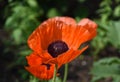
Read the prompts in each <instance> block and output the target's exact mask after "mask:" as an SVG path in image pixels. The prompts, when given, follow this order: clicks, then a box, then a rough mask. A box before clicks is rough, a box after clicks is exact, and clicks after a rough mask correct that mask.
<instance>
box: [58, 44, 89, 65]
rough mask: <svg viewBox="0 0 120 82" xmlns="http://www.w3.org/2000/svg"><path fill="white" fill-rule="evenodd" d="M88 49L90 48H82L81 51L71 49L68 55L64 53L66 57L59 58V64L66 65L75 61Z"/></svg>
mask: <svg viewBox="0 0 120 82" xmlns="http://www.w3.org/2000/svg"><path fill="white" fill-rule="evenodd" d="M87 48H88V46H86V47H84V48H82V49H81V50H72V49H70V50H69V51H68V53H64V55H60V56H59V57H58V63H61V64H65V63H68V62H70V61H72V60H73V59H75V58H76V57H78V56H79V55H81V53H82V52H83V51H85V50H86V49H87Z"/></svg>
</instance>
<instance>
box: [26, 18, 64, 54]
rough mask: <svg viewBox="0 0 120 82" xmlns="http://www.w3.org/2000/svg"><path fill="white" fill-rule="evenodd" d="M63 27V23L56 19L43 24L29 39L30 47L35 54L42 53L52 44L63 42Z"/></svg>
mask: <svg viewBox="0 0 120 82" xmlns="http://www.w3.org/2000/svg"><path fill="white" fill-rule="evenodd" d="M62 25H63V22H62V21H57V20H55V19H48V20H47V21H45V22H43V23H42V24H41V25H40V26H39V27H38V28H37V29H36V30H35V31H34V32H33V33H32V34H31V35H30V37H29V38H28V45H29V47H30V48H31V49H32V50H34V51H35V52H37V53H41V52H42V51H43V50H46V49H47V47H48V45H49V44H50V43H51V42H53V41H56V40H61V27H62Z"/></svg>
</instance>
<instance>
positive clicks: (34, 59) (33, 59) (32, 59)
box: [26, 53, 42, 66]
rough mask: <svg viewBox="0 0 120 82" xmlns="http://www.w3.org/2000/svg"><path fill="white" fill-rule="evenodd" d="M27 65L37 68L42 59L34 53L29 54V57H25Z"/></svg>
mask: <svg viewBox="0 0 120 82" xmlns="http://www.w3.org/2000/svg"><path fill="white" fill-rule="evenodd" d="M26 59H27V62H28V65H30V66H37V65H40V64H42V59H41V58H40V57H39V56H37V55H36V54H35V53H32V54H30V55H29V56H26Z"/></svg>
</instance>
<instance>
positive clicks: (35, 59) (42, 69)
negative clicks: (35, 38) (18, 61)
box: [25, 53, 55, 80]
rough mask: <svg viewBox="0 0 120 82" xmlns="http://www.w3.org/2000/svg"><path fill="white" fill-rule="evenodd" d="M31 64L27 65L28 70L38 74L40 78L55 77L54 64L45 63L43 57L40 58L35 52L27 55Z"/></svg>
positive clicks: (35, 74)
mask: <svg viewBox="0 0 120 82" xmlns="http://www.w3.org/2000/svg"><path fill="white" fill-rule="evenodd" d="M26 59H27V62H28V64H29V66H26V67H25V68H26V70H28V71H29V72H30V73H31V74H33V75H34V76H36V77H37V78H39V79H43V80H48V79H51V78H52V77H53V73H54V67H55V65H54V64H44V63H43V62H42V58H40V57H39V56H38V55H36V54H35V53H32V54H31V55H29V56H27V57H26Z"/></svg>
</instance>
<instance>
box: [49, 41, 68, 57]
mask: <svg viewBox="0 0 120 82" xmlns="http://www.w3.org/2000/svg"><path fill="white" fill-rule="evenodd" d="M68 49H69V48H68V46H67V44H66V43H65V42H63V41H60V40H58V41H55V42H52V43H51V44H50V45H49V46H48V53H49V54H50V55H51V56H52V57H54V58H55V57H57V56H58V55H60V54H62V53H64V52H66V51H67V50H68Z"/></svg>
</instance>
